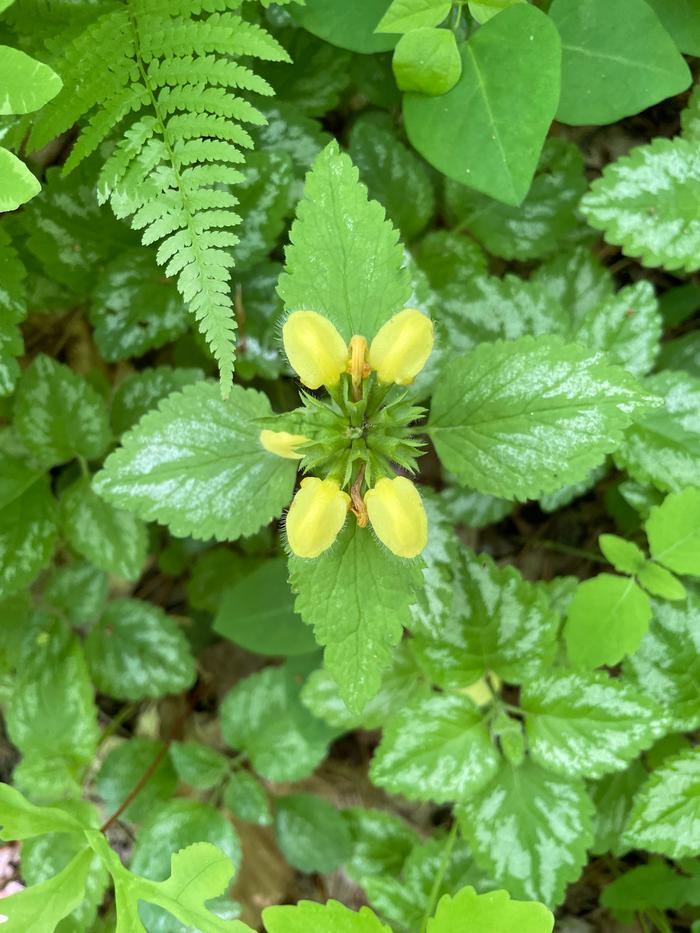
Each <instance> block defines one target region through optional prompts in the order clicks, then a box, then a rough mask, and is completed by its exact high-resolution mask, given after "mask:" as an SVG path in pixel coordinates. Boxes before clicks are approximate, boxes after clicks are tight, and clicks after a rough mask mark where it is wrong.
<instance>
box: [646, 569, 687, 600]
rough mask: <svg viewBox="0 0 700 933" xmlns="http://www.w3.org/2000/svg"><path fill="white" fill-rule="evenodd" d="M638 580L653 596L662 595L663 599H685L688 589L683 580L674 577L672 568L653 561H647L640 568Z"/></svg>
mask: <svg viewBox="0 0 700 933" xmlns="http://www.w3.org/2000/svg"><path fill="white" fill-rule="evenodd" d="M637 582H638V583H639V585H640V586H643V587H644V589H645V590H646V591H647V593H651V595H652V596H660V597H661V598H662V599H685V597H686V593H687V591H686V588H685V587H684V586H683V584H682V583H681V581H680V580H679V579H678V578H677V577H674V575H673V574H672V573H671V571H670V570H666V568H665V567H662V566H661V564H655V563H654V562H653V561H647V562H646V564H644V566H643V567H640V568H639V570H638V571H637Z"/></svg>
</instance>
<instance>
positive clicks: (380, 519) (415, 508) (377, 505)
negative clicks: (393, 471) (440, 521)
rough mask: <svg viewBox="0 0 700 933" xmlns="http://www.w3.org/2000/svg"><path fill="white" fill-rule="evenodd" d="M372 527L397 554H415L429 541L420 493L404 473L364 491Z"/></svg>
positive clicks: (381, 539)
mask: <svg viewBox="0 0 700 933" xmlns="http://www.w3.org/2000/svg"><path fill="white" fill-rule="evenodd" d="M365 505H366V506H367V513H368V515H369V520H370V522H371V524H372V528H374V531H375V533H376V535H377V537H378V538H379V540H380V541H381V542H382V544H384V545H386V547H388V548H389V550H390V551H392V552H393V553H394V554H396V555H397V557H416V556H417V555H418V554H420V552H421V551H422V550H423V548H424V547H425V545H426V544H427V543H428V517H427V515H426V514H425V509H424V508H423V501H422V499H421V497H420V493H419V492H418V490H417V489H416V487H415V486H414V485H413V483H412V482H411V481H410V480H408V479H406V478H405V477H403V476H397V477H396V478H395V479H380V480H379V482H378V483H377V485H376V486H374V487H373V488H372V489H370V490H368V491H367V493H366V494H365Z"/></svg>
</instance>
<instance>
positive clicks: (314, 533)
mask: <svg viewBox="0 0 700 933" xmlns="http://www.w3.org/2000/svg"><path fill="white" fill-rule="evenodd" d="M349 505H350V496H349V495H348V494H347V493H345V492H341V489H340V486H339V485H338V483H336V481H335V480H332V479H318V477H316V476H307V477H306V479H303V480H302V481H301V486H300V487H299V490H298V492H297V494H296V496H294V499H293V500H292V505H291V507H290V509H289V512H288V513H287V541H288V542H289V546H290V548H291V549H292V551H293V552H294V553H295V554H296V555H297V557H318V555H319V554H323V552H324V551H326V550H327V549H328V548H329V547H330V546H331V544H333V542H334V541H335V539H336V538H337V536H338V532H339V531H340V529H341V528H342V527H343V525H344V524H345V519H346V517H347V514H348V506H349Z"/></svg>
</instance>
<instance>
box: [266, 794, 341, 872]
mask: <svg viewBox="0 0 700 933" xmlns="http://www.w3.org/2000/svg"><path fill="white" fill-rule="evenodd" d="M275 835H276V836H277V844H278V845H279V847H280V850H281V851H282V854H283V855H284V857H285V860H286V861H287V862H288V863H289V864H290V865H292V866H293V867H294V868H298V869H299V871H303V872H306V873H307V874H311V873H313V872H319V873H321V874H328V873H329V872H332V871H334V870H335V869H336V868H337V867H338V865H340V863H341V862H344V861H345V860H346V859H347V858H349V857H350V853H351V851H352V840H351V837H350V831H349V829H348V827H347V825H346V823H345V820H344V819H343V816H342V814H341V813H340V811H339V810H337V809H336V808H335V807H333V806H331V804H330V803H328V802H327V801H325V800H324V799H323V798H322V797H318V796H317V795H316V794H289V795H287V796H285V797H278V798H277V801H276V803H275Z"/></svg>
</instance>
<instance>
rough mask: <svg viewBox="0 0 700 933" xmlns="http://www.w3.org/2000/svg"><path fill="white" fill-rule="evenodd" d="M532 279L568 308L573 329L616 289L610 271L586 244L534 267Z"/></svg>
mask: <svg viewBox="0 0 700 933" xmlns="http://www.w3.org/2000/svg"><path fill="white" fill-rule="evenodd" d="M530 281H532V282H536V283H537V284H538V285H540V286H541V287H542V288H543V289H544V291H545V292H547V294H548V295H550V297H551V298H553V299H555V300H556V301H557V302H558V303H559V304H560V305H561V306H562V307H563V308H566V310H567V312H568V314H569V316H570V319H571V325H572V327H573V329H574V331H576V330H577V329H578V327H579V326H580V325H581V322H582V321H583V320H585V318H586V317H587V316H588V315H589V314H591V313H592V312H594V311H595V309H596V308H598V307H599V306H600V305H602V304H603V303H604V302H605V301H606V300H607V299H608V298H611V297H612V295H613V292H614V281H613V277H612V275H611V274H610V270H609V269H608V268H607V266H604V265H603V264H602V263H601V262H600V260H599V259H598V257H597V256H595V255H594V254H593V253H592V252H591V251H590V250H589V249H588V248H587V247H585V246H579V247H577V248H576V249H574V250H572V251H571V252H562V253H557V254H555V255H554V256H552V258H551V259H548V260H547V261H546V262H543V263H542V265H541V266H540V267H539V268H538V269H535V271H534V272H533V273H532V276H531V278H530Z"/></svg>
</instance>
